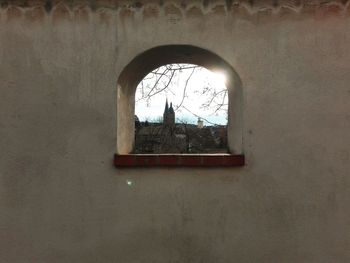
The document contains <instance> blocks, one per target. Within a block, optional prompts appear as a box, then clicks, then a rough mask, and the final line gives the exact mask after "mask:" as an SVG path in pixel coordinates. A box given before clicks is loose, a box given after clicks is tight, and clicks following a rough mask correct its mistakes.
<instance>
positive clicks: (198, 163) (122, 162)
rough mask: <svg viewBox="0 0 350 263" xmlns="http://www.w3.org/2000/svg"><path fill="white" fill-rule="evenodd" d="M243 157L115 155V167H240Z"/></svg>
mask: <svg viewBox="0 0 350 263" xmlns="http://www.w3.org/2000/svg"><path fill="white" fill-rule="evenodd" d="M244 164H245V159H244V155H231V154H121V155H119V154H115V155H114V165H115V166H116V167H131V168H132V167H240V166H244Z"/></svg>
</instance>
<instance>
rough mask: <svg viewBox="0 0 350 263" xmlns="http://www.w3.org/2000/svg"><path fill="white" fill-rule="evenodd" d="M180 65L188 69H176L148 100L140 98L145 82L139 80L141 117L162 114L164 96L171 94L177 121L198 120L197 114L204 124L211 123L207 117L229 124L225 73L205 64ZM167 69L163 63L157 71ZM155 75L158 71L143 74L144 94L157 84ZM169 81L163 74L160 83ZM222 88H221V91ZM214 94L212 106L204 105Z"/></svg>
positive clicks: (138, 103)
mask: <svg viewBox="0 0 350 263" xmlns="http://www.w3.org/2000/svg"><path fill="white" fill-rule="evenodd" d="M181 66H182V67H187V68H188V69H183V70H182V71H181V72H180V71H176V74H175V75H174V77H173V79H172V81H171V82H170V85H169V86H168V88H166V89H165V90H164V91H162V92H160V93H158V94H156V95H154V96H152V97H151V98H150V99H149V100H148V101H147V100H145V99H141V98H142V86H141V83H140V84H139V86H138V87H137V90H136V105H135V114H136V115H137V116H138V117H139V119H140V121H145V120H149V121H154V120H157V119H159V118H160V117H162V116H163V112H164V106H165V100H166V98H168V102H169V104H170V102H172V103H173V108H174V110H175V116H176V119H177V120H178V121H185V122H188V123H196V122H197V119H198V117H196V116H195V115H198V116H200V117H202V118H203V119H204V124H205V125H210V124H209V123H206V121H205V120H208V121H210V122H212V123H215V124H223V125H226V124H227V119H226V115H227V96H225V95H224V94H225V92H223V91H224V90H226V86H225V76H224V75H223V74H222V73H219V72H217V73H214V72H211V71H209V70H207V69H205V68H202V67H199V68H195V69H193V66H194V65H191V64H181ZM164 69H165V67H161V68H160V70H159V71H158V72H162V70H164ZM192 72H193V73H192ZM191 73H192V75H191ZM156 76H157V75H154V74H153V75H151V74H149V75H147V76H146V77H145V78H144V81H143V87H144V88H143V94H148V92H149V91H150V88H151V87H153V86H154V83H155V82H156ZM158 76H159V75H158ZM190 76H191V77H190ZM150 77H153V78H150ZM187 80H188V82H187V88H186V94H185V97H184V96H183V94H184V87H185V86H186V81H187ZM167 82H168V78H165V77H162V79H161V81H159V82H158V83H159V84H158V86H157V87H158V88H163V87H165V85H166V83H167ZM147 87H148V89H147ZM220 91H222V92H221V93H220ZM218 93H219V94H218ZM213 94H218V95H216V96H214V100H213V102H212V104H211V105H210V107H209V108H203V103H205V102H208V101H209V100H210V99H211V98H213ZM183 98H184V100H183V103H182V106H183V107H180V108H178V109H177V106H178V105H180V104H181V101H182V99H183ZM221 103H224V104H225V106H223V107H222V108H221V109H220V110H218V111H217V112H215V111H216V109H217V107H218V106H217V105H218V104H221ZM190 111H191V112H192V113H191V112H190Z"/></svg>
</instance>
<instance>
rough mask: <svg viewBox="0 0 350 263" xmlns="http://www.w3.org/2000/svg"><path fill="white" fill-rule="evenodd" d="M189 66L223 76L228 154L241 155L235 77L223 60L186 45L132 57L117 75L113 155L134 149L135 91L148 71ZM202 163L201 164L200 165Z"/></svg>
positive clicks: (239, 87) (239, 92)
mask: <svg viewBox="0 0 350 263" xmlns="http://www.w3.org/2000/svg"><path fill="white" fill-rule="evenodd" d="M174 63H189V64H195V65H199V66H202V67H204V68H207V69H209V70H211V71H213V72H222V73H223V74H225V76H226V87H227V90H228V124H227V133H228V136H227V140H228V152H229V153H230V154H231V155H232V156H233V155H242V152H243V138H242V134H243V132H242V129H243V126H242V122H243V118H242V103H243V98H242V96H243V94H242V84H241V80H240V78H239V76H238V74H237V73H236V72H235V71H234V69H233V68H232V67H231V65H229V64H228V63H227V62H226V61H225V60H224V59H222V58H221V57H219V56H218V55H216V54H214V53H213V52H210V51H208V50H205V49H202V48H198V47H194V46H189V45H169V46H160V47H155V48H153V49H150V50H147V51H145V52H143V53H142V54H140V55H138V56H137V57H135V58H134V59H133V60H132V61H131V62H130V63H129V64H128V65H126V67H125V68H124V69H123V71H122V72H121V74H120V76H119V78H118V83H117V149H116V152H117V153H116V155H117V156H121V155H127V154H130V153H132V152H133V149H134V143H135V141H134V138H135V136H134V131H135V91H136V88H137V85H138V84H139V83H140V81H141V80H142V79H143V78H144V77H145V76H146V75H147V74H148V73H149V72H151V71H152V70H154V69H156V68H158V67H160V66H162V65H166V64H174ZM202 162H203V161H202Z"/></svg>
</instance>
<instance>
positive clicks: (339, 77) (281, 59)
mask: <svg viewBox="0 0 350 263" xmlns="http://www.w3.org/2000/svg"><path fill="white" fill-rule="evenodd" d="M145 2H146V1H112V0H111V1H107V0H105V1H40V0H38V1H35V0H33V1H3V0H0V92H1V93H0V95H1V96H0V100H1V102H0V120H1V121H0V151H1V152H0V211H1V213H0V262H1V263H2V262H4V263H7V262H9V263H22V262H23V263H24V262H38V263H61V262H84V263H89V262H91V263H95V262H104V263H109V262H117V263H136V262H137V263H151V262H152V263H165V262H169V263H180V262H181V263H190V262H191V263H197V262H198V263H200V262H201V263H207V262H208V263H209V262H210V263H211V262H216V263H227V262H247V263H251V262H259V263H260V262H266V263H271V262H283V263H287V262H290V263H295V262H305V263H328V262H334V263H337V262H339V263H340V262H349V261H350V249H349V247H350V234H349V233H350V207H349V203H350V191H349V187H350V177H349V170H350V147H349V146H350V103H349V101H350V84H349V83H350V74H349V69H350V52H349V46H350V17H349V14H350V12H349V3H348V1H261V2H260V1H170V0H166V1H149V2H148V3H147V4H146V3H145ZM172 44H179V45H185V44H186V45H192V46H196V47H200V48H202V49H206V50H208V51H210V52H212V53H214V54H217V55H218V56H220V57H221V58H223V59H224V60H225V61H227V62H228V63H229V64H230V65H231V66H232V68H233V69H234V70H235V72H236V73H237V74H238V75H239V78H240V80H241V84H242V92H243V96H242V100H243V101H242V105H243V106H242V107H243V108H242V118H243V134H242V137H243V138H242V139H243V153H244V154H245V156H246V160H247V165H246V166H245V167H243V168H225V169H224V168H213V169H185V168H177V169H175V168H172V169H166V168H163V169H160V168H159V169H156V168H154V169H116V168H115V167H113V166H112V158H113V154H114V153H115V152H116V147H117V146H116V144H117V143H116V142H117V140H118V138H117V132H116V123H117V110H116V108H117V105H116V102H117V82H118V77H119V75H120V73H121V72H122V70H123V69H124V68H125V67H126V65H128V64H129V63H130V61H132V60H133V59H134V58H135V57H136V56H137V55H139V54H141V53H143V52H145V51H146V50H149V49H151V48H154V47H157V46H162V45H172ZM232 96H233V95H232ZM234 99H235V98H232V97H231V98H230V100H234ZM230 114H233V113H230ZM126 132H129V131H126ZM229 136H233V137H234V135H233V134H229ZM127 181H128V182H132V183H131V185H130V183H127Z"/></svg>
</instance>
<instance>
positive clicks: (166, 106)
mask: <svg viewBox="0 0 350 263" xmlns="http://www.w3.org/2000/svg"><path fill="white" fill-rule="evenodd" d="M168 112H169V105H168V98H166V100H165V109H164V114H167V113H168Z"/></svg>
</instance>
